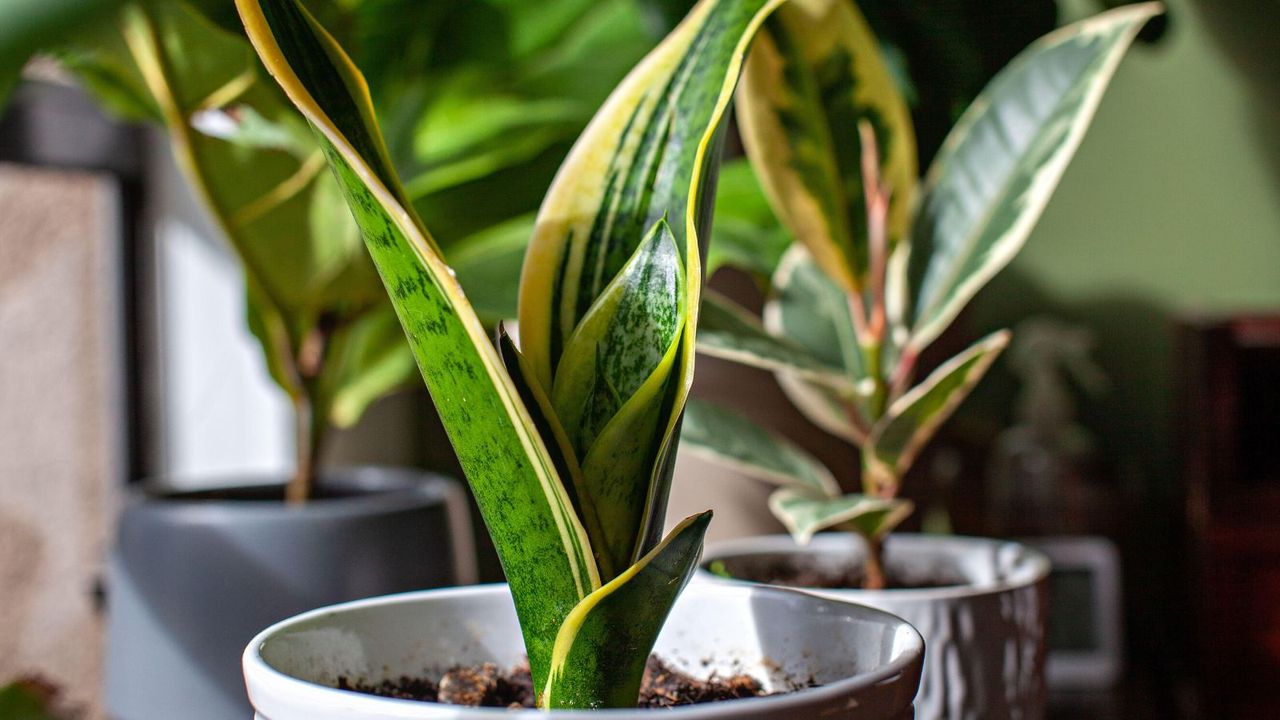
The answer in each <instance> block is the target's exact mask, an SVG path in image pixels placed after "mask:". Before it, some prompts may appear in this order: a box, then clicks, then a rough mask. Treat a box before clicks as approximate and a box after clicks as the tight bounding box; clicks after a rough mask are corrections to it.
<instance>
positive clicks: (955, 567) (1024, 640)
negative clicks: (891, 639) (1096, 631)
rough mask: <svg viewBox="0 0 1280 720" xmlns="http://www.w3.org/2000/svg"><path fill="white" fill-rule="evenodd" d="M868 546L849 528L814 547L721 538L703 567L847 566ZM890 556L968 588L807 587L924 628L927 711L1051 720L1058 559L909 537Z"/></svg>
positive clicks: (941, 719) (891, 546)
mask: <svg viewBox="0 0 1280 720" xmlns="http://www.w3.org/2000/svg"><path fill="white" fill-rule="evenodd" d="M864 552H865V546H864V545H863V543H862V541H861V540H860V539H859V538H857V537H855V536H853V535H850V534H846V533H827V534H822V535H819V536H817V537H815V538H814V539H813V540H812V541H811V542H810V543H809V544H808V545H806V546H804V547H801V546H798V545H797V544H796V543H795V541H794V540H792V539H791V537H790V536H787V535H769V536H763V537H751V538H742V539H739V540H729V541H723V542H718V543H714V544H712V545H710V546H708V548H707V551H706V553H705V554H704V556H703V566H704V567H706V566H707V565H708V564H710V563H712V562H716V561H719V562H720V563H723V564H724V566H725V569H727V570H728V571H729V573H730V574H731V575H733V576H734V577H752V576H760V575H759V573H760V572H761V571H763V572H766V573H767V572H768V571H769V569H770V568H773V567H775V566H777V565H778V564H780V563H784V564H785V563H791V564H795V563H803V564H805V565H807V566H811V567H819V568H821V567H828V568H833V569H834V568H839V567H844V566H848V565H849V564H851V563H860V562H861V558H862V556H863V553H864ZM885 562H886V564H887V566H888V568H889V570H890V573H891V574H892V573H893V571H894V569H895V568H896V569H899V570H900V571H901V573H902V574H904V575H906V576H907V577H931V576H932V577H943V578H946V577H952V578H958V579H962V580H963V584H958V585H955V586H952V587H938V588H921V589H900V590H880V591H869V590H853V589H841V590H828V589H806V591H807V592H811V593H815V594H818V595H821V596H823V597H830V598H835V599H840V600H845V601H847V602H854V603H859V604H863V605H868V606H870V607H875V608H880V609H881V610H885V611H886V612H890V613H893V614H894V615H897V616H899V617H901V618H903V619H904V620H906V621H907V622H909V623H911V624H912V625H914V626H915V628H916V629H917V630H919V631H920V634H921V635H922V636H924V641H925V667H924V676H923V678H922V679H921V682H920V694H919V695H918V696H917V698H916V715H917V717H919V718H922V719H923V720H961V719H963V720H1004V719H1008V720H1038V719H1039V718H1042V717H1044V713H1045V686H1044V653H1045V645H1044V640H1045V625H1044V623H1045V613H1046V603H1047V587H1046V580H1047V578H1048V575H1049V567H1050V566H1049V560H1048V558H1046V557H1045V556H1044V555H1043V554H1041V553H1040V552H1038V551H1036V550H1033V549H1031V548H1029V547H1027V546H1025V545H1021V544H1019V543H1014V542H1005V541H999V540H988V539H984V538H967V537H944V536H928V535H911V534H905V533H899V534H896V535H891V536H890V537H889V538H888V540H887V542H886V544H885ZM704 572H705V571H704ZM705 576H706V577H711V576H710V574H709V573H708V574H706V575H705ZM725 582H731V583H732V582H739V581H725Z"/></svg>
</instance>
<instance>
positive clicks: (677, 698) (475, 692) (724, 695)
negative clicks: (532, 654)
mask: <svg viewBox="0 0 1280 720" xmlns="http://www.w3.org/2000/svg"><path fill="white" fill-rule="evenodd" d="M814 685H816V683H814V682H812V681H810V682H808V683H807V684H805V683H798V684H796V687H795V688H794V689H800V688H801V687H812V686H814ZM338 688H339V689H342V690H354V691H355V692H361V693H365V694H368V695H380V696H382V697H392V698H400V699H402V700H421V701H424V702H437V703H445V704H448V705H466V706H470V707H505V708H532V707H534V696H533V681H532V680H531V679H530V677H529V665H528V664H527V663H524V664H521V665H517V666H516V667H514V668H512V669H511V670H509V671H507V672H503V671H502V670H500V669H499V668H498V666H497V665H494V664H493V663H485V664H483V665H479V666H463V667H456V668H453V669H452V670H449V671H448V672H446V673H445V674H444V675H442V676H440V677H439V678H438V679H436V678H427V677H410V676H407V675H403V676H401V677H400V678H399V679H396V680H383V681H382V682H381V683H378V684H376V685H370V684H365V683H360V682H354V683H353V682H351V681H350V680H348V679H347V678H345V677H343V678H339V679H338ZM768 694H769V693H767V692H765V691H764V688H763V686H762V685H761V683H760V681H759V680H757V679H756V678H754V677H751V676H750V675H733V676H729V677H720V676H716V675H712V676H711V677H710V678H707V679H705V680H703V679H699V678H695V677H693V676H691V675H688V674H686V673H683V672H681V671H679V670H677V669H675V668H673V667H671V666H670V665H668V664H667V663H665V662H663V661H662V659H660V658H658V657H656V656H651V657H650V658H649V662H648V664H647V665H646V666H645V671H644V681H643V682H642V684H641V686H640V702H639V704H638V706H639V707H642V708H665V707H672V706H675V705H692V704H696V703H706V702H715V701H717V700H735V699H738V698H749V697H759V696H762V695H768Z"/></svg>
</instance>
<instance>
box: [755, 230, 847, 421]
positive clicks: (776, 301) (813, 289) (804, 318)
mask: <svg viewBox="0 0 1280 720" xmlns="http://www.w3.org/2000/svg"><path fill="white" fill-rule="evenodd" d="M764 327H765V329H766V330H768V332H769V333H770V334H772V335H774V336H776V337H780V338H786V339H787V341H788V342H790V343H793V344H795V345H798V346H800V347H802V348H804V349H805V350H806V351H808V352H809V353H810V354H812V355H813V356H814V357H816V358H818V359H819V360H821V361H822V362H824V363H826V364H827V365H829V366H832V367H838V368H840V369H841V370H842V372H843V374H844V376H845V377H846V378H848V382H849V383H850V385H852V386H853V388H854V393H853V395H852V396H842V395H840V394H838V393H836V392H833V389H832V388H831V387H830V386H828V385H822V384H818V383H814V382H812V381H811V380H808V379H806V378H804V377H802V376H800V375H799V374H797V373H794V372H792V371H789V370H781V371H779V372H778V373H777V378H778V384H779V386H780V387H781V388H782V390H783V392H785V393H786V394H787V397H788V398H789V399H790V400H791V402H792V404H794V405H795V406H796V408H797V409H798V410H800V412H801V413H803V414H804V415H805V417H807V418H809V420H811V421H812V422H813V423H814V424H815V425H817V426H818V427H820V428H822V429H824V430H826V431H827V432H830V433H832V434H833V435H837V436H840V437H843V438H845V439H847V440H849V441H851V442H854V443H858V444H861V443H862V442H863V441H864V440H865V439H866V432H867V429H866V428H858V427H855V426H854V425H853V423H852V422H851V421H850V419H849V413H848V409H847V404H848V402H849V401H850V400H851V399H852V400H853V401H854V402H858V401H859V400H861V399H862V397H863V396H862V395H859V394H858V393H857V388H858V387H859V384H860V383H862V381H863V380H865V379H867V372H866V369H865V366H864V365H863V360H862V354H861V352H860V350H859V348H858V341H857V338H856V337H855V336H854V331H853V319H852V317H851V316H850V314H849V297H848V295H847V293H845V291H844V290H843V289H842V288H841V287H840V286H839V285H837V284H836V282H835V281H834V280H832V279H831V277H830V276H829V275H827V274H826V273H825V272H823V270H822V269H821V268H820V267H818V264H817V263H816V262H815V261H814V260H813V257H812V255H811V254H810V253H809V250H808V249H807V248H806V247H805V246H803V245H792V246H791V249H789V250H788V251H787V254H786V255H784V256H783V257H782V262H781V263H779V265H778V271H777V272H776V273H775V274H774V277H773V293H772V295H771V296H770V297H769V299H768V300H767V301H766V302H765V307H764Z"/></svg>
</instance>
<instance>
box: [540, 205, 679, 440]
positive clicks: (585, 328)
mask: <svg viewBox="0 0 1280 720" xmlns="http://www.w3.org/2000/svg"><path fill="white" fill-rule="evenodd" d="M686 285H687V283H686V281H685V277H684V267H683V264H682V262H681V259H680V249H679V248H678V247H676V242H675V236H674V235H672V233H671V227H670V226H669V225H668V224H667V222H666V219H665V218H664V219H660V220H658V222H657V223H655V224H654V226H653V227H652V228H650V230H649V232H648V234H647V236H646V238H645V240H644V241H643V242H641V244H640V246H639V247H638V248H636V250H635V253H634V254H633V255H632V256H631V259H630V260H629V261H628V262H627V264H626V265H625V266H624V267H623V268H622V270H621V272H619V273H618V275H617V277H615V278H613V281H612V282H610V283H609V286H608V287H607V288H605V290H604V292H603V293H602V294H601V295H600V297H599V298H598V299H597V300H596V302H595V304H594V305H593V306H592V307H591V309H590V311H588V312H587V314H586V316H585V317H583V319H582V322H581V323H580V324H579V325H578V327H577V329H576V330H574V333H573V335H572V336H571V337H570V338H569V341H568V342H567V343H566V346H565V350H564V355H563V357H562V358H561V361H560V364H559V366H558V367H557V368H556V375H555V381H554V382H553V384H552V385H551V387H552V392H551V399H552V402H553V403H554V405H555V408H556V412H557V414H558V415H559V416H560V420H561V422H562V423H563V424H564V426H565V429H566V430H567V431H568V432H569V436H570V438H572V439H573V442H574V446H575V447H576V448H577V449H578V452H579V453H580V454H581V455H584V456H585V455H586V453H587V450H588V449H589V448H590V447H591V446H592V444H593V443H595V440H596V437H597V436H598V435H599V434H600V432H601V430H603V429H604V425H605V424H606V423H608V422H609V421H610V420H611V419H612V418H613V417H614V415H616V414H617V412H618V408H619V407H621V406H622V404H623V403H624V402H626V401H627V400H628V399H630V398H631V397H632V396H633V395H634V394H635V392H636V390H638V389H639V388H640V386H641V385H643V384H644V383H645V382H646V381H647V380H648V379H649V378H650V376H652V375H653V374H654V372H655V370H656V369H657V368H658V367H659V366H660V365H661V364H662V362H663V359H664V358H665V357H666V356H667V355H668V354H670V352H671V351H672V348H673V346H674V345H675V343H676V341H677V340H678V338H679V335H680V332H681V330H683V327H684V310H685V298H684V295H685V291H686ZM667 371H668V372H669V371H670V368H667ZM662 384H664V385H665V380H664V381H663V383H662Z"/></svg>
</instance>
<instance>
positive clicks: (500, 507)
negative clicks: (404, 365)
mask: <svg viewBox="0 0 1280 720" xmlns="http://www.w3.org/2000/svg"><path fill="white" fill-rule="evenodd" d="M236 4H237V7H238V9H239V11H240V15H241V18H242V19H243V20H244V23H245V28H246V30H247V31H248V34H249V37H250V39H251V40H252V42H253V44H254V47H255V48H256V49H257V51H258V54H259V56H260V57H261V58H262V61H263V63H264V64H265V65H266V66H267V69H268V70H269V71H270V72H271V74H272V75H273V76H274V77H275V78H276V80H277V82H278V83H279V84H280V86H281V87H282V88H283V89H284V91H285V93H286V94H287V95H288V97H289V99H290V100H291V101H292V102H293V103H294V104H295V105H296V106H297V107H298V109H299V110H300V111H301V112H302V114H303V115H304V116H305V117H306V118H307V120H308V121H309V122H311V124H312V125H313V126H314V127H315V129H316V131H317V133H318V134H319V136H320V138H321V139H322V144H323V146H324V148H325V155H326V157H327V159H328V161H329V164H330V167H331V169H332V170H333V171H334V174H335V176H336V177H337V179H338V183H339V185H340V186H341V187H342V188H343V191H344V193H345V194H346V197H347V201H348V204H349V206H350V207H351V210H352V213H353V214H354V215H355V218H356V221H357V223H358V224H359V225H360V228H361V231H362V233H363V235H364V237H365V241H366V245H367V246H368V248H369V251H370V254H371V255H372V256H373V259H374V262H375V263H376V264H377V266H378V270H379V272H380V274H381V276H382V278H383V282H384V283H385V285H386V287H387V289H388V291H389V293H390V295H391V297H392V301H393V304H394V305H395V308H396V311H397V314H398V315H399V317H400V322H401V324H402V326H403V327H404V330H405V334H406V335H407V336H408V338H409V342H410V345H411V347H412V348H413V351H414V355H415V357H416V359H417V361H418V365H419V367H420V369H421V371H422V375H423V378H424V380H425V381H426V384H427V387H428V389H429V390H430V391H431V396H432V398H433V400H434V401H435V404H436V407H437V409H438V410H439V413H440V417H441V420H442V422H443V424H444V427H445V429H446V431H447V432H448V434H449V438H450V440H451V442H452V443H453V446H454V449H455V451H456V452H457V455H458V458H459V461H460V462H461V464H462V467H463V470H464V472H465V474H466V477H467V479H468V482H469V483H470V484H471V487H472V490H473V492H474V494H475V496H476V500H477V502H478V504H479V505H480V510H481V513H482V514H483V516H484V518H485V523H486V525H487V526H488V527H489V529H490V534H491V535H492V537H493V540H494V545H495V546H496V548H497V550H498V554H499V557H500V558H501V560H502V563H503V567H504V569H505V570H506V573H507V577H508V579H509V581H510V584H511V592H512V596H513V598H514V600H515V604H516V609H517V612H518V614H519V617H520V625H521V629H522V631H523V634H524V638H525V645H526V649H527V651H528V654H529V661H530V665H531V668H532V671H533V680H534V683H535V687H542V686H543V685H544V684H545V681H546V677H547V672H548V669H549V667H550V656H551V650H552V641H553V640H552V639H553V638H554V637H555V634H556V632H557V631H558V629H559V627H560V624H561V623H562V622H563V620H564V618H565V617H566V616H567V615H568V614H569V612H570V611H571V610H572V609H573V608H574V606H576V605H577V604H578V602H579V601H581V599H582V598H584V597H586V596H587V595H589V594H590V593H591V592H592V591H594V590H595V589H596V588H597V587H599V584H600V581H599V575H598V573H597V571H596V567H595V562H594V560H593V558H592V556H591V553H590V547H589V544H588V541H587V537H586V533H585V531H584V530H583V528H582V526H581V523H580V522H579V521H578V519H577V517H576V516H575V514H574V512H573V507H572V501H571V498H570V496H569V494H568V491H567V490H566V489H565V487H564V485H563V483H562V480H561V478H560V477H559V476H558V473H557V472H556V468H555V464H554V462H553V460H552V458H551V456H550V453H549V451H548V449H547V447H546V445H545V444H544V441H543V439H542V438H541V436H540V435H539V434H538V431H537V428H536V426H535V425H534V422H533V420H532V418H531V417H530V413H529V411H528V409H527V408H526V406H525V404H524V403H523V402H522V401H521V399H520V397H519V394H518V391H517V389H516V388H515V387H514V383H513V381H512V379H511V378H510V376H509V375H508V374H507V372H506V370H505V368H504V367H503V363H502V360H501V359H500V358H499V357H498V353H497V350H496V349H495V348H494V346H493V345H492V344H491V343H490V341H489V339H488V337H487V336H486V334H485V330H484V328H483V326H482V325H481V323H480V320H479V318H478V317H477V316H476V314H475V312H474V311H473V310H472V308H471V306H470V305H469V304H468V303H467V301H466V298H465V297H464V296H463V293H462V290H461V288H460V287H459V285H458V283H457V281H456V280H455V279H454V277H453V274H452V273H451V271H450V270H449V268H448V266H446V265H445V264H444V262H443V260H442V259H441V258H440V256H439V254H438V252H437V250H436V246H435V243H434V242H433V241H432V240H431V238H430V235H429V234H428V233H427V231H426V229H425V228H424V227H423V225H422V224H421V221H420V220H419V219H418V218H417V216H416V215H415V214H414V213H413V211H412V210H411V209H410V208H409V207H408V206H407V204H406V203H405V202H404V195H403V191H402V190H401V188H400V183H399V180H398V178H397V176H396V175H395V172H394V170H393V169H392V168H391V167H390V164H389V163H388V161H387V151H386V147H385V145H384V144H383V142H382V138H381V135H380V133H379V131H378V127H377V125H376V121H375V120H374V113H373V108H372V105H371V103H370V100H369V94H368V90H367V87H366V85H365V83H364V80H363V78H362V76H361V75H360V73H359V71H358V70H356V69H355V67H354V66H352V65H351V63H350V60H349V59H348V57H347V56H346V54H345V53H344V52H343V51H342V49H341V48H340V47H338V45H337V44H336V43H335V42H334V41H333V39H332V38H331V37H330V36H329V35H328V33H326V32H325V31H324V29H323V28H321V27H320V26H319V25H318V24H317V23H316V22H315V21H314V19H312V18H311V16H310V15H309V14H308V13H307V11H306V9H305V8H304V7H302V6H301V5H300V4H298V3H297V1H296V0H263V1H262V2H259V0H237V3H236Z"/></svg>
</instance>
